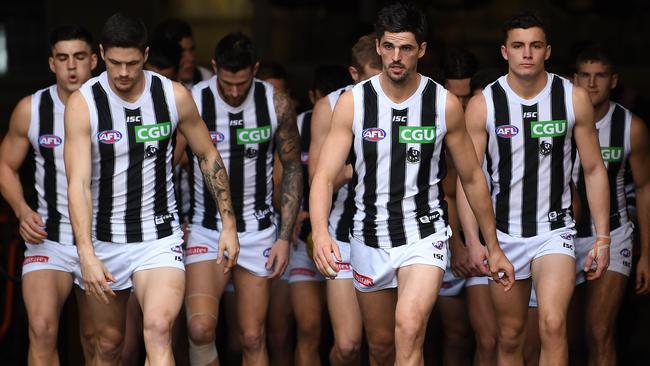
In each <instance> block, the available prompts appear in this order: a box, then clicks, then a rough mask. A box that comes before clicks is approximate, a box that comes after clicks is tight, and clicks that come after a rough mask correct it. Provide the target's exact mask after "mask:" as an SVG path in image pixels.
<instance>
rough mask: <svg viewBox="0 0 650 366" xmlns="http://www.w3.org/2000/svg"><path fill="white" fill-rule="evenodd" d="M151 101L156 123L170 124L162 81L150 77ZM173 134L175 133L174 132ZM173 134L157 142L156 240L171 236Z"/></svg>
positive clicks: (174, 138) (174, 137)
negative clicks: (169, 166) (169, 198)
mask: <svg viewBox="0 0 650 366" xmlns="http://www.w3.org/2000/svg"><path fill="white" fill-rule="evenodd" d="M151 99H152V101H153V110H154V114H155V115H156V123H163V122H170V123H171V117H170V116H169V107H168V106H167V99H165V91H164V89H163V86H162V81H160V78H159V77H157V76H152V77H151ZM174 133H175V131H174ZM175 140H176V136H175V134H174V135H173V136H170V138H167V139H165V140H160V141H158V152H157V155H156V168H155V171H156V192H155V193H154V215H155V216H154V220H155V221H158V219H162V220H161V221H160V223H157V224H156V230H157V233H158V239H160V238H164V237H167V236H170V235H171V234H172V222H173V219H172V220H170V219H169V218H168V216H169V211H168V210H169V203H168V202H167V149H168V148H169V147H170V145H172V146H171V147H172V149H173V145H174V141H175Z"/></svg>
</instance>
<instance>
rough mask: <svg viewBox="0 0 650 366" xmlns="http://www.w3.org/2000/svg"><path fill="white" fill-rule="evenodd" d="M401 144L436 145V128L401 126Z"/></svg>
mask: <svg viewBox="0 0 650 366" xmlns="http://www.w3.org/2000/svg"><path fill="white" fill-rule="evenodd" d="M399 142H400V143H403V144H409V143H416V144H417V143H420V144H434V143H435V142H436V128H435V127H433V126H422V127H420V126H400V127H399Z"/></svg>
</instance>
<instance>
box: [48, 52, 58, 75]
mask: <svg viewBox="0 0 650 366" xmlns="http://www.w3.org/2000/svg"><path fill="white" fill-rule="evenodd" d="M47 63H48V64H49V65H50V71H52V72H53V73H55V74H56V69H55V68H54V56H50V57H49V58H48V59H47Z"/></svg>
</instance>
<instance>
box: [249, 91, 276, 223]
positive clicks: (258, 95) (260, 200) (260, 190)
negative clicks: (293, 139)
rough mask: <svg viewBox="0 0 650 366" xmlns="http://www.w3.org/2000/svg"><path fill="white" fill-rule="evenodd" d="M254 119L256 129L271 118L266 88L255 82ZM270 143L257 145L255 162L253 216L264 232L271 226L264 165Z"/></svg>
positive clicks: (267, 122) (266, 171) (267, 124)
mask: <svg viewBox="0 0 650 366" xmlns="http://www.w3.org/2000/svg"><path fill="white" fill-rule="evenodd" d="M254 93H255V94H254V95H253V97H254V98H255V119H256V122H257V127H258V128H259V127H264V126H269V125H270V124H271V117H270V114H269V103H268V100H267V98H266V87H265V86H264V84H263V83H261V82H259V81H257V82H255V92H254ZM271 141H273V138H272V139H271V140H269V141H266V142H262V143H260V144H258V145H257V160H256V161H255V214H256V215H257V216H258V217H259V218H258V224H257V229H258V230H264V229H266V228H268V227H270V226H271V224H272V222H271V216H272V215H271V208H270V207H269V205H268V203H267V202H266V195H267V193H268V192H267V191H266V190H267V187H266V177H267V175H268V174H269V172H268V166H267V163H266V157H267V154H269V153H271V152H272V150H270V149H271Z"/></svg>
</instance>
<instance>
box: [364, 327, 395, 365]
mask: <svg viewBox="0 0 650 366" xmlns="http://www.w3.org/2000/svg"><path fill="white" fill-rule="evenodd" d="M372 333H373V334H368V351H369V353H370V356H371V358H372V359H374V360H375V361H376V363H378V364H388V363H389V362H390V361H389V360H391V359H392V357H393V355H394V354H395V336H394V333H393V332H389V331H386V332H378V331H374V332H372ZM380 360H385V361H386V362H379V361H380Z"/></svg>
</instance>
